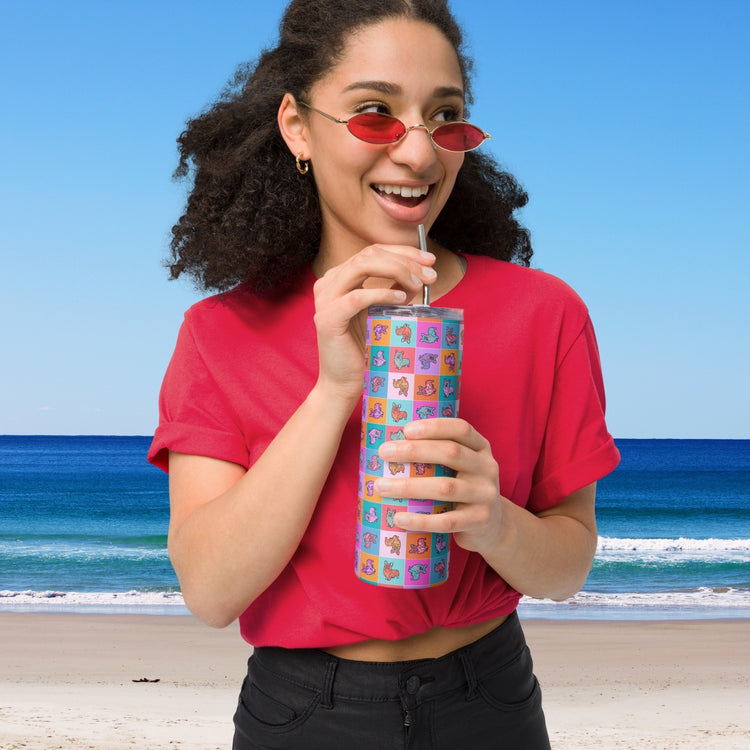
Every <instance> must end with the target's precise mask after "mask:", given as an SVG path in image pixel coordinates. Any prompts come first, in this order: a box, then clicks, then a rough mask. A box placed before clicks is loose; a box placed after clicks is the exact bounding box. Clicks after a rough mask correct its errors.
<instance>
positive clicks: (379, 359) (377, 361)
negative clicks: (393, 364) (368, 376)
mask: <svg viewBox="0 0 750 750" xmlns="http://www.w3.org/2000/svg"><path fill="white" fill-rule="evenodd" d="M372 363H373V364H374V365H375V367H382V366H383V365H384V364H385V363H386V358H385V354H383V350H382V349H378V351H377V353H376V354H375V356H374V357H373V358H372Z"/></svg>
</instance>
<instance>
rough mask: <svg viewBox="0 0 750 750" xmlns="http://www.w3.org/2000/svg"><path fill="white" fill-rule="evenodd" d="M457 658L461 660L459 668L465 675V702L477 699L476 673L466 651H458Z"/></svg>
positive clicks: (469, 655)
mask: <svg viewBox="0 0 750 750" xmlns="http://www.w3.org/2000/svg"><path fill="white" fill-rule="evenodd" d="M458 657H459V659H461V666H462V667H463V668H464V675H466V700H467V701H471V700H474V698H476V697H477V684H478V683H477V673H476V671H475V670H474V662H473V661H472V658H471V654H470V653H469V652H468V651H459V652H458Z"/></svg>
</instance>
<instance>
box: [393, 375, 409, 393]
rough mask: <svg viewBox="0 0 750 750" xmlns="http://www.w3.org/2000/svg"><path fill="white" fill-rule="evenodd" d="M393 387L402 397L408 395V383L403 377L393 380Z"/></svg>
mask: <svg viewBox="0 0 750 750" xmlns="http://www.w3.org/2000/svg"><path fill="white" fill-rule="evenodd" d="M393 387H394V388H398V392H399V393H400V394H401V395H402V396H408V395H409V381H408V380H407V379H406V378H405V377H404V376H403V375H402V376H401V377H400V378H394V379H393Z"/></svg>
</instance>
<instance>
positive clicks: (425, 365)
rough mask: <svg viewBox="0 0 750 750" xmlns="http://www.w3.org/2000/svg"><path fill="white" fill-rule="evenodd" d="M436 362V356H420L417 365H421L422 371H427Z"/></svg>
mask: <svg viewBox="0 0 750 750" xmlns="http://www.w3.org/2000/svg"><path fill="white" fill-rule="evenodd" d="M437 361H438V355H437V354H429V353H427V354H420V355H419V363H420V364H421V365H422V369H423V370H429V369H430V367H431V366H432V365H434V364H435V363H436V362H437Z"/></svg>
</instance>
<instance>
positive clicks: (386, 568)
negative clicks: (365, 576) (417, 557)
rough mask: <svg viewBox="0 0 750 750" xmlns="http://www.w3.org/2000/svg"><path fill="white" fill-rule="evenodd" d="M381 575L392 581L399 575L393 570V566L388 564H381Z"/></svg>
mask: <svg viewBox="0 0 750 750" xmlns="http://www.w3.org/2000/svg"><path fill="white" fill-rule="evenodd" d="M383 575H384V576H385V578H386V580H388V581H392V580H393V579H394V578H398V577H399V576H400V575H401V573H400V572H399V571H398V570H394V569H393V565H392V564H391V563H389V562H384V563H383Z"/></svg>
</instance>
